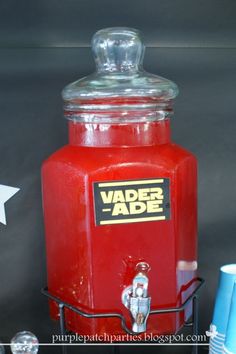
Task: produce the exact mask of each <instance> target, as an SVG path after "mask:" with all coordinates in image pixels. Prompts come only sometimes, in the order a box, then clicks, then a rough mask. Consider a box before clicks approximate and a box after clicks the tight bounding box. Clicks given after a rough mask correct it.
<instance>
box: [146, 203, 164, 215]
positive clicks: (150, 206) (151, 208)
mask: <svg viewBox="0 0 236 354" xmlns="http://www.w3.org/2000/svg"><path fill="white" fill-rule="evenodd" d="M162 203H163V202H162V200H149V201H148V202H147V213H160V212H162V211H163V208H160V205H159V204H162Z"/></svg>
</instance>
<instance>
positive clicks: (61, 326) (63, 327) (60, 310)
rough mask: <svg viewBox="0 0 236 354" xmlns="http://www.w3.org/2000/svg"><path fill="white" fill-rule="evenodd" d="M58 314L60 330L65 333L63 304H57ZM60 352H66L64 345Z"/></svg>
mask: <svg viewBox="0 0 236 354" xmlns="http://www.w3.org/2000/svg"><path fill="white" fill-rule="evenodd" d="M59 314H60V331H61V334H62V335H65V334H66V325H65V307H64V305H63V304H59ZM62 354H67V348H66V345H63V346H62Z"/></svg>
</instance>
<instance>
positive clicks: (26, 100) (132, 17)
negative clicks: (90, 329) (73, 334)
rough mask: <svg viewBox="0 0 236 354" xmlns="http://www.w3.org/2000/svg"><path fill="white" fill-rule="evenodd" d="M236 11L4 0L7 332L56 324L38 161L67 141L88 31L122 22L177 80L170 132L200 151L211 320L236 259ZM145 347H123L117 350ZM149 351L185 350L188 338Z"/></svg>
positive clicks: (1, 104) (0, 330) (2, 246)
mask: <svg viewBox="0 0 236 354" xmlns="http://www.w3.org/2000/svg"><path fill="white" fill-rule="evenodd" d="M235 18H236V2H235V0H198V1H194V0H176V1H171V0H146V1H140V0H120V1H119V2H118V1H111V0H100V1H92V0H87V1H85V0H77V1H75V0H67V1H56V0H41V1H36V0H35V1H27V0H21V1H19V0H8V1H6V0H5V1H4V0H1V1H0V114H1V129H0V152H1V160H0V161H1V163H0V166H1V169H0V184H6V185H10V186H14V187H19V188H21V190H20V192H18V193H17V194H16V195H15V196H14V197H13V198H12V199H11V200H9V201H8V202H7V204H6V211H7V221H8V225H7V226H4V225H2V224H0V252H1V257H0V339H1V340H2V341H5V342H9V340H10V338H11V337H12V336H13V335H14V334H15V333H16V332H17V331H19V330H23V329H28V330H31V331H33V332H34V333H35V334H36V335H37V336H38V337H39V339H40V341H41V342H47V341H50V340H51V335H52V333H56V332H57V331H58V327H57V324H54V323H52V322H51V321H50V320H49V318H48V307H47V301H46V300H45V298H44V297H43V296H42V295H41V294H40V288H41V287H42V286H44V285H45V284H46V271H45V245H44V230H43V219H42V204H41V189H40V166H41V164H42V161H43V160H44V159H45V158H46V157H47V156H49V155H50V154H51V153H52V152H54V151H55V150H56V149H57V148H59V147H61V146H62V145H63V144H65V143H66V142H67V127H66V121H65V120H64V119H63V118H62V102H61V97H60V92H61V89H62V88H63V87H64V86H65V85H66V84H67V83H69V82H71V81H74V80H75V79H77V78H79V77H82V76H84V75H87V74H89V73H90V72H91V71H93V70H94V64H93V59H92V55H91V51H90V49H89V48H88V46H89V41H90V38H91V35H92V34H93V32H94V31H96V30H97V29H100V28H103V27H108V26H120V25H121V26H130V27H136V28H139V29H141V30H142V31H143V32H144V35H145V38H146V43H147V44H148V48H147V50H146V57H145V68H146V69H147V70H149V71H151V72H154V73H156V74H160V75H162V76H164V77H167V78H170V79H172V80H173V81H175V82H177V83H178V85H179V88H180V95H179V97H178V98H177V99H176V104H175V117H174V118H173V120H172V131H173V139H174V141H175V142H177V143H179V144H181V145H183V146H184V147H186V148H187V149H189V150H190V151H192V152H193V153H195V154H196V155H197V156H198V160H199V265H200V271H199V274H200V275H201V276H203V277H205V278H206V280H207V285H206V287H205V288H204V290H203V291H202V294H201V308H200V329H201V333H204V331H205V330H206V329H208V326H209V323H210V321H211V316H212V309H213V301H214V296H215V290H216V284H217V276H218V269H219V267H220V266H221V265H222V264H224V263H230V262H236V239H235V234H236V225H235V224H236V222H235V205H236V187H235V185H236V183H235V175H236V163H235V152H236V140H235V134H236V123H235V121H236V120H235V111H236V89H235V87H236V86H235V84H236V20H235ZM143 349H144V348H142V347H135V348H133V347H132V348H131V347H122V348H121V353H122V354H126V353H127V354H128V353H130V352H131V351H132V352H137V353H141V352H142V351H143ZM112 350H113V349H112V348H111V347H99V346H96V347H90V348H88V347H83V348H72V350H71V351H70V352H71V353H77V352H81V353H85V352H88V351H89V352H91V353H103V354H110V353H112ZM148 350H150V351H151V352H153V353H157V352H158V353H160V354H161V353H177V352H178V353H181V354H183V353H190V347H182V348H181V347H175V348H173V347H172V348H171V347H165V348H164V347H161V348H160V347H158V348H157V347H151V348H149V349H148ZM40 352H41V353H51V354H52V353H60V349H59V348H57V347H54V348H52V347H51V348H46V347H43V348H41V350H40ZM201 352H202V353H207V348H201Z"/></svg>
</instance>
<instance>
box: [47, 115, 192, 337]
mask: <svg viewBox="0 0 236 354" xmlns="http://www.w3.org/2000/svg"><path fill="white" fill-rule="evenodd" d="M69 137H70V138H69V141H70V143H69V145H67V146H64V147H63V148H61V149H60V150H59V151H57V152H56V153H54V154H53V155H52V156H51V157H49V158H48V159H47V160H46V161H45V163H44V165H43V170H42V179H43V205H44V216H45V230H46V246H47V269H48V288H49V291H50V292H51V293H52V294H53V295H55V296H57V297H59V298H60V299H61V300H63V301H65V302H68V303H70V304H71V305H74V306H76V307H78V308H79V309H81V310H83V311H85V312H89V313H99V312H118V313H121V314H124V315H125V317H126V319H127V324H128V325H131V321H130V314H129V311H128V310H127V309H126V308H125V307H124V305H123V304H122V302H121V294H122V291H123V289H124V288H125V287H127V286H129V285H131V284H132V280H133V277H134V276H135V274H136V273H135V267H136V264H137V263H138V262H140V261H145V262H147V263H148V264H149V265H150V268H151V269H150V271H149V273H148V278H149V288H148V293H149V296H150V297H151V309H161V308H167V307H176V306H179V305H180V304H181V303H182V302H183V301H184V300H185V299H186V298H187V296H188V295H189V294H190V293H191V291H192V290H193V286H191V284H192V281H193V280H194V279H195V277H196V264H197V263H196V259H197V246H196V243H197V239H196V237H197V236H196V234H197V215H196V214H197V210H196V199H197V185H196V183H197V182H196V180H197V172H196V159H195V157H194V156H193V155H192V154H191V153H189V152H187V151H186V150H185V149H183V148H181V147H180V146H178V145H176V144H174V143H172V142H171V140H170V122H169V120H162V121H156V122H146V123H129V124H128V123H127V124H102V123H101V124H93V123H74V122H70V123H69ZM152 179H167V180H168V181H169V218H168V219H167V220H154V221H150V220H148V221H137V222H127V223H126V222H125V223H117V224H109V223H108V224H104V225H97V224H96V216H95V200H94V198H95V194H94V183H99V182H107V183H109V182H114V181H115V182H119V181H131V182H132V181H140V183H142V181H144V182H145V181H146V180H152ZM189 315H190V312H189V311H188V313H187V312H185V314H184V313H183V312H182V313H179V314H176V313H175V314H164V315H158V316H156V315H151V316H149V318H148V322H147V332H146V333H147V334H150V333H152V334H164V333H165V334H167V333H175V332H176V331H177V330H178V329H180V328H181V326H182V325H183V323H184V320H185V319H186V318H187V317H189ZM51 317H52V318H54V319H58V308H57V305H56V304H55V303H51ZM66 326H67V329H69V330H72V331H74V332H78V333H80V334H89V335H93V334H101V335H104V333H107V334H125V332H124V331H123V330H122V328H121V323H120V320H119V319H116V318H110V319H86V318H82V317H80V316H78V315H76V314H74V313H72V312H71V311H69V310H66Z"/></svg>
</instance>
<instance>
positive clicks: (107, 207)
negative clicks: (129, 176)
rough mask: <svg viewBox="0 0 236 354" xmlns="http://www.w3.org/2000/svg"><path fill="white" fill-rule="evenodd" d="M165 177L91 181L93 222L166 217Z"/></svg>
mask: <svg viewBox="0 0 236 354" xmlns="http://www.w3.org/2000/svg"><path fill="white" fill-rule="evenodd" d="M169 184H170V182H169V178H152V179H140V180H128V181H109V182H108V181H107V182H96V183H94V184H93V192H94V208H95V220H96V225H108V224H126V223H133V222H146V221H160V220H169V219H170V186H169Z"/></svg>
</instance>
